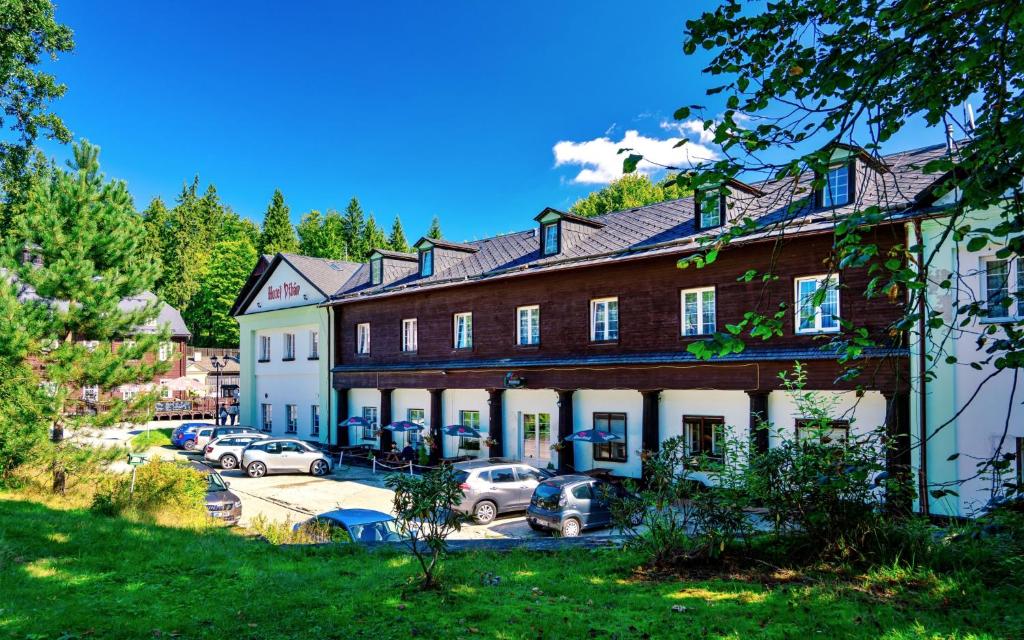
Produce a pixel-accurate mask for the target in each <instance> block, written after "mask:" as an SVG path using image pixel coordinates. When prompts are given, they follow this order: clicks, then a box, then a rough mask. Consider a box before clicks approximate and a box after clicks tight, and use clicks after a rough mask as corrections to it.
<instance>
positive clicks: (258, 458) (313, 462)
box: [242, 438, 334, 478]
mask: <svg viewBox="0 0 1024 640" xmlns="http://www.w3.org/2000/svg"><path fill="white" fill-rule="evenodd" d="M332 466H334V462H333V461H332V460H331V457H330V456H329V455H327V454H326V453H324V452H323V451H322V450H320V449H319V448H317V447H314V446H312V445H310V444H309V443H307V442H303V441H302V440H296V439H294V438H268V439H266V440H260V441H258V442H253V443H252V444H250V445H249V446H248V447H246V448H245V451H243V452H242V468H243V469H245V473H246V474H248V476H249V477H250V478H262V477H263V476H265V475H267V474H268V473H288V472H292V473H310V474H312V475H314V476H325V475H327V474H328V473H330V472H331V467H332Z"/></svg>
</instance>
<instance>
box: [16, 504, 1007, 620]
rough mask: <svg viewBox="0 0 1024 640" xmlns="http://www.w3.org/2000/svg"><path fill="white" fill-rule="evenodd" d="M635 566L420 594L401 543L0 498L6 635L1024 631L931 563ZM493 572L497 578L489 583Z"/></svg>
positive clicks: (608, 555)
mask: <svg viewBox="0 0 1024 640" xmlns="http://www.w3.org/2000/svg"><path fill="white" fill-rule="evenodd" d="M635 565H636V558H634V557H632V556H631V555H630V554H629V553H625V552H621V551H599V552H589V551H573V552H564V553H557V554H547V555H546V554H539V553H525V552H519V553H502V554H486V553H481V554H468V555H457V556H453V557H452V558H451V559H450V560H449V561H448V563H447V564H446V565H445V571H444V583H445V587H444V588H443V589H442V590H440V591H437V592H429V593H422V592H419V591H417V589H416V588H415V586H414V576H415V568H414V566H413V563H412V560H411V558H409V557H407V556H405V555H401V554H395V553H381V552H377V553H372V554H371V553H365V552H361V551H359V550H358V549H355V548H353V547H349V546H345V547H344V548H343V547H342V546H336V547H333V548H326V547H320V548H301V547H290V548H288V547H272V546H270V545H267V544H265V543H262V542H258V541H255V540H252V539H246V538H243V537H241V536H239V535H237V534H235V533H232V532H229V531H226V530H213V531H207V532H201V533H196V532H193V531H188V530H183V529H171V528H162V527H156V526H150V525H143V524H136V523H132V522H129V521H126V520H120V519H113V518H104V517H99V516H93V515H91V514H90V513H88V512H86V511H81V510H59V509H53V508H50V507H47V506H44V505H41V504H39V503H36V502H27V501H23V500H19V499H18V498H17V497H16V496H14V495H11V494H3V493H0V637H2V638H104V639H106V638H166V637H181V638H217V639H224V638H231V639H232V640H237V639H247V638H260V639H270V638H314V639H317V640H322V639H327V638H346V639H347V638H367V639H373V640H380V639H384V638H409V637H413V636H415V637H421V638H474V637H478V638H530V639H535V638H557V639H562V638H648V637H649V638H689V637H695V638H699V637H709V638H762V637H763V638H798V639H800V640H810V639H815V638H821V639H822V640H838V639H844V638H1012V637H1016V638H1019V637H1020V635H1018V634H1019V633H1020V631H1021V629H1022V628H1024V607H1022V606H1021V604H1022V603H1021V592H1020V591H1019V587H1018V588H1012V587H1003V588H991V587H983V586H982V585H980V584H977V583H973V582H957V581H956V580H954V579H952V578H942V577H934V576H929V575H927V574H923V575H918V576H915V577H914V579H913V580H910V579H909V578H887V577H886V576H884V575H876V576H873V577H871V578H866V577H859V578H854V579H851V580H847V581H845V582H841V581H839V580H838V579H828V578H822V579H819V580H818V581H813V582H812V581H807V580H801V579H793V576H786V575H777V576H775V579H774V582H772V583H771V584H770V585H769V586H765V585H764V584H762V582H760V581H745V580H742V579H730V580H726V579H712V580H695V581H686V580H679V579H672V580H666V581H642V580H638V579H636V578H635V577H634V573H633V568H634V566H635ZM484 572H491V573H494V574H496V575H499V576H501V581H500V584H498V585H496V586H484V585H483V584H482V583H481V575H482V574H483V573H484ZM787 580H788V581H787ZM821 580H825V581H824V582H822V581H821ZM674 605H680V607H677V609H680V610H673V606H674ZM63 634H67V635H63Z"/></svg>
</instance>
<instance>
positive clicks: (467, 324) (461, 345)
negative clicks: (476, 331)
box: [453, 313, 473, 349]
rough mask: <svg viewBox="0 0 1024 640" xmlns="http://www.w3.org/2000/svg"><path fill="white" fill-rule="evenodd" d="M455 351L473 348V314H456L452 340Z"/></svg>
mask: <svg viewBox="0 0 1024 640" xmlns="http://www.w3.org/2000/svg"><path fill="white" fill-rule="evenodd" d="M453 342H454V344H455V348H456V349H472V348H473V314H472V313H456V314H455V327H454V340H453Z"/></svg>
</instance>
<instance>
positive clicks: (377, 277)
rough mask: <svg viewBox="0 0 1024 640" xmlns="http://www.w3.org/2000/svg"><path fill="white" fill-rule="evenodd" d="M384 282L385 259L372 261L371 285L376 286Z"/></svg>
mask: <svg viewBox="0 0 1024 640" xmlns="http://www.w3.org/2000/svg"><path fill="white" fill-rule="evenodd" d="M383 281H384V259H383V258H374V259H372V260H370V284H372V285H374V286H376V285H379V284H380V283H381V282H383Z"/></svg>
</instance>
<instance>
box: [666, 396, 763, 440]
mask: <svg viewBox="0 0 1024 640" xmlns="http://www.w3.org/2000/svg"><path fill="white" fill-rule="evenodd" d="M683 416H720V417H721V418H722V419H724V420H725V425H726V427H727V428H728V431H729V435H730V436H731V437H732V438H736V439H741V438H746V437H747V436H748V435H749V434H750V396H748V395H747V394H746V393H745V392H743V391H704V390H701V391H696V390H688V391H680V390H666V391H662V392H661V404H660V408H659V416H658V417H659V428H658V436H659V438H660V439H661V440H663V441H664V440H666V439H668V438H676V437H680V436H682V435H683Z"/></svg>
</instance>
